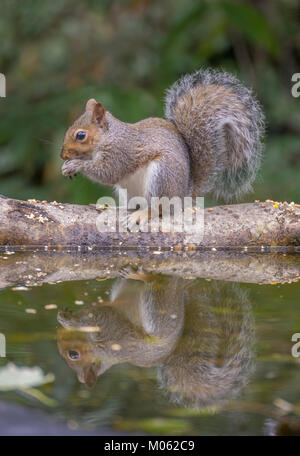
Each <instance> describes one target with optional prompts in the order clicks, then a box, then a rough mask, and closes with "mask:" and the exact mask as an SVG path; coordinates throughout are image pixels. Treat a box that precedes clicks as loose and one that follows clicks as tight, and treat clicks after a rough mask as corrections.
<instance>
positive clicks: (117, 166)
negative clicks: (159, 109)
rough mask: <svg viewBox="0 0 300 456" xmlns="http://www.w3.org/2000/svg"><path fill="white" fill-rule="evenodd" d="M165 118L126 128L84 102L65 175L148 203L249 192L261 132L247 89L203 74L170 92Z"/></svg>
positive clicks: (70, 134) (71, 134)
mask: <svg viewBox="0 0 300 456" xmlns="http://www.w3.org/2000/svg"><path fill="white" fill-rule="evenodd" d="M165 115H166V119H167V120H165V119H161V118H152V117H151V118H148V119H145V120H141V121H140V122H137V123H134V124H129V123H125V122H122V121H120V120H118V119H117V118H116V117H114V116H113V115H112V114H111V113H110V112H108V111H106V109H105V108H104V106H103V104H102V103H99V102H98V103H97V102H96V100H94V99H90V100H88V102H87V103H86V109H85V112H84V114H82V115H81V116H80V117H79V118H78V119H77V120H76V121H75V122H74V123H73V125H72V126H71V127H70V128H69V129H68V130H67V132H66V135H65V138H64V143H63V147H62V152H61V157H62V158H63V159H64V160H66V161H65V163H64V164H63V166H62V174H63V175H64V176H69V177H72V176H74V175H76V174H77V173H78V172H80V173H82V174H84V175H85V176H87V177H89V178H90V179H92V180H94V181H96V182H99V183H101V184H107V185H112V186H116V188H119V187H123V188H127V191H128V196H129V197H133V196H143V197H145V198H146V200H147V201H148V203H150V199H151V197H153V196H155V197H159V198H160V197H163V196H165V197H169V198H172V197H173V196H179V197H181V198H183V197H185V196H203V195H204V194H206V193H209V192H210V193H212V194H213V195H214V196H215V197H220V196H222V198H224V199H225V200H230V199H232V198H233V197H238V196H240V195H242V194H244V193H246V192H248V191H250V190H251V183H252V182H253V180H254V178H255V175H256V172H257V170H258V167H259V165H260V160H261V152H262V141H261V140H262V137H263V133H264V115H263V112H262V110H261V108H260V105H259V103H258V101H257V100H256V98H255V96H254V95H253V94H252V91H251V90H249V89H247V88H246V87H244V86H243V85H242V84H241V83H240V82H239V81H238V79H236V78H235V77H234V76H233V75H231V74H229V73H226V72H221V71H216V70H210V69H204V70H203V69H201V70H199V71H197V72H195V73H193V74H190V75H186V76H183V77H182V78H181V79H180V80H179V81H178V82H176V83H175V84H174V85H173V86H172V87H171V88H170V89H169V90H168V91H167V95H166V103H165ZM137 212H138V211H137ZM140 215H141V214H140ZM138 220H139V217H137V221H138Z"/></svg>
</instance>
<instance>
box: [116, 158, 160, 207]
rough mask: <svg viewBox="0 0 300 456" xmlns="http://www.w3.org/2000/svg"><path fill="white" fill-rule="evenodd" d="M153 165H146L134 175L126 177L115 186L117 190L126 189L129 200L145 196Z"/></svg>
mask: <svg viewBox="0 0 300 456" xmlns="http://www.w3.org/2000/svg"><path fill="white" fill-rule="evenodd" d="M151 165H152V163H150V164H149V165H145V166H143V167H142V168H140V169H139V170H137V171H135V172H134V173H132V174H129V175H128V176H126V177H124V178H123V179H122V180H121V181H120V182H119V183H118V185H116V186H115V189H116V190H117V191H118V190H119V189H120V188H125V189H126V190H127V195H128V199H129V198H132V197H134V196H145V193H146V187H147V180H148V177H149V174H150V172H152V170H153V166H151Z"/></svg>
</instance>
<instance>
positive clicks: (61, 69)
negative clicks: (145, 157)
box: [0, 0, 300, 203]
mask: <svg viewBox="0 0 300 456" xmlns="http://www.w3.org/2000/svg"><path fill="white" fill-rule="evenodd" d="M299 19H300V7H299V2H298V0H266V1H264V2H260V1H258V0H248V1H246V0H245V1H238V0H225V1H218V0H198V1H195V0H165V1H161V0H119V1H116V0H102V1H98V0H86V1H83V0H81V1H76V2H75V1H72V0H51V1H47V2H37V1H34V0H26V1H23V2H20V1H18V0H2V8H1V17H0V40H1V46H0V72H2V73H4V74H5V76H6V80H7V97H6V98H1V99H0V193H2V194H5V195H7V196H11V197H18V198H23V199H25V198H36V199H48V200H53V199H56V200H60V201H69V202H78V203H91V202H95V201H96V199H97V198H98V197H99V196H101V195H103V194H105V193H108V192H109V190H108V189H105V188H101V187H99V186H98V185H96V184H93V183H91V182H89V181H88V180H86V179H85V178H83V177H82V176H79V177H77V178H76V179H74V180H73V181H72V182H71V181H69V180H66V179H65V178H63V177H62V176H61V174H60V167H61V159H60V158H59V153H60V148H61V144H62V140H63V136H64V131H65V129H66V128H67V127H68V126H69V125H70V124H71V123H72V121H73V119H74V118H76V116H77V115H78V114H80V113H81V111H82V110H83V108H84V104H85V102H86V100H87V99H88V98H89V97H94V98H96V99H98V100H99V101H100V100H101V101H102V102H103V103H104V104H105V106H106V107H107V109H109V110H110V111H111V112H113V113H114V114H115V115H116V116H118V117H119V118H121V119H122V120H126V121H129V122H134V121H137V120H140V119H142V118H145V117H147V116H153V115H155V116H157V115H162V113H163V97H164V91H165V89H166V88H167V87H168V86H169V85H170V84H172V83H173V82H174V81H175V80H176V79H177V78H178V77H179V76H180V75H182V74H183V73H187V72H192V71H194V70H196V69H198V68H199V67H201V66H212V67H215V68H224V69H226V70H228V71H232V72H234V73H236V74H237V75H238V76H239V77H240V78H241V79H242V80H243V81H244V82H245V83H247V84H248V85H251V86H253V87H254V89H255V91H256V92H257V94H258V97H259V99H260V100H261V102H262V104H263V107H264V110H265V112H266V118H267V138H266V153H265V159H264V163H263V166H262V171H261V173H260V175H259V177H258V179H257V182H256V184H255V194H252V195H248V196H247V197H246V199H247V200H253V198H259V199H265V198H272V199H274V200H295V201H296V200H298V201H300V186H299V184H298V181H299V167H300V142H299V131H300V111H299V103H300V100H299V98H298V99H297V98H293V97H292V95H291V87H292V82H291V77H292V74H293V73H295V72H299V71H300V70H299V68H300V39H299V38H300V29H299Z"/></svg>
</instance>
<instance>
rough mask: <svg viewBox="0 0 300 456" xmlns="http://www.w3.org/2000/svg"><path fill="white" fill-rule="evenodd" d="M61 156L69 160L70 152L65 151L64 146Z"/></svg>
mask: <svg viewBox="0 0 300 456" xmlns="http://www.w3.org/2000/svg"><path fill="white" fill-rule="evenodd" d="M60 156H61V158H62V159H63V160H67V159H68V158H69V154H68V152H66V151H65V148H64V147H62V149H61V153H60Z"/></svg>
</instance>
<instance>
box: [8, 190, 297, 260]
mask: <svg viewBox="0 0 300 456" xmlns="http://www.w3.org/2000/svg"><path fill="white" fill-rule="evenodd" d="M101 213H102V209H101V210H98V209H96V207H95V206H81V205H74V204H61V203H57V202H55V201H54V202H52V203H48V202H41V201H35V200H28V201H19V200H15V199H10V198H6V197H4V196H0V246H1V249H2V250H3V249H7V248H8V247H9V246H14V248H15V249H17V248H18V249H25V248H26V247H27V248H32V247H35V248H42V249H46V250H47V249H67V248H71V249H74V248H77V249H79V250H81V249H94V248H96V249H110V250H113V249H117V250H120V249H123V250H130V249H133V250H137V251H144V250H149V249H150V250H151V249H152V250H153V249H160V250H183V249H202V250H209V249H211V250H213V251H218V250H226V249H244V250H249V251H255V250H256V251H272V252H274V251H282V250H283V249H284V250H285V251H287V252H295V251H299V248H300V247H299V246H300V205H297V204H294V203H291V204H288V203H277V202H273V201H270V200H267V201H266V202H264V203H260V202H255V203H246V204H236V205H228V206H216V207H213V208H208V209H205V210H204V236H203V238H202V240H201V242H199V243H196V244H195V243H193V242H191V241H190V236H189V235H188V234H185V233H174V232H162V231H159V232H154V233H152V232H135V233H132V232H129V231H127V232H120V231H118V230H117V231H115V232H102V231H99V230H98V228H97V225H96V220H97V217H98V216H99V214H101Z"/></svg>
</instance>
